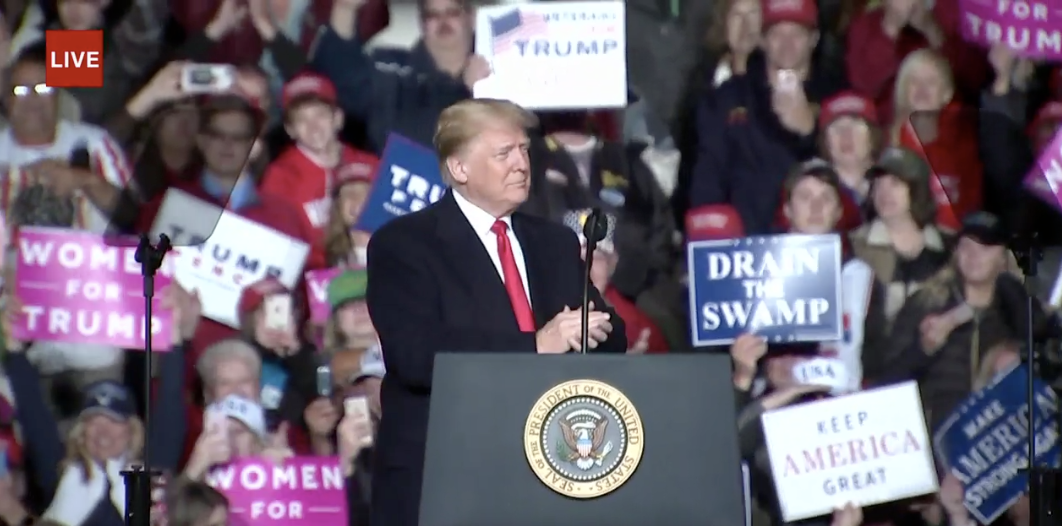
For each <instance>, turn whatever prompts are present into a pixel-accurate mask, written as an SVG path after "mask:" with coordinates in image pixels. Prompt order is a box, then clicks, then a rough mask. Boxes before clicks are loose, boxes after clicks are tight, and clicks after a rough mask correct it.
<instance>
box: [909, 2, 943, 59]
mask: <svg viewBox="0 0 1062 526" xmlns="http://www.w3.org/2000/svg"><path fill="white" fill-rule="evenodd" d="M908 23H909V24H910V25H911V27H913V28H915V29H916V30H917V31H918V32H919V33H922V36H924V37H925V38H926V41H927V42H929V45H930V46H931V47H933V48H936V49H940V46H943V45H944V30H942V29H941V28H940V24H938V23H937V19H936V18H934V17H933V11H932V10H931V9H930V8H929V5H928V3H927V2H925V1H923V0H915V2H914V4H913V5H912V7H911V20H910V21H909V22H908Z"/></svg>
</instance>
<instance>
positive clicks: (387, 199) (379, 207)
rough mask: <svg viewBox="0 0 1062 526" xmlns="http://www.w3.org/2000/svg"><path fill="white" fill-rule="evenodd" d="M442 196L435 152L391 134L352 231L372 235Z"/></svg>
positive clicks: (444, 188)
mask: <svg viewBox="0 0 1062 526" xmlns="http://www.w3.org/2000/svg"><path fill="white" fill-rule="evenodd" d="M445 192H446V187H445V186H444V185H443V181H442V175H441V174H440V173H439V158H438V157H437V156H436V155H435V152H434V151H432V150H431V149H430V148H425V147H424V146H421V145H419V144H417V143H415V142H413V141H411V140H409V139H407V138H405V137H402V136H401V135H398V134H396V133H392V134H391V135H390V136H388V137H387V145H386V146H385V147H384V151H383V156H381V157H380V168H379V170H378V171H377V172H376V182H375V183H373V186H372V192H371V193H369V198H368V199H366V200H365V208H363V209H362V212H361V216H359V217H358V222H357V224H355V225H354V228H356V229H358V230H361V231H364V232H369V233H373V232H375V231H376V230H377V229H378V228H380V227H381V226H383V225H384V223H387V222H388V221H390V220H391V219H393V218H395V217H398V216H403V215H406V214H408V213H410V212H416V211H417V210H420V209H421V208H424V207H426V206H428V205H430V204H431V203H434V202H436V201H438V200H439V199H440V198H442V196H443V194H444V193H445Z"/></svg>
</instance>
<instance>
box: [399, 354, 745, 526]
mask: <svg viewBox="0 0 1062 526" xmlns="http://www.w3.org/2000/svg"><path fill="white" fill-rule="evenodd" d="M730 371H731V369H730V357H729V356H726V355H691V354H687V355H670V356H669V355H648V356H646V355H643V356H634V355H593V354H591V355H571V354H568V355H560V356H539V355H524V354H519V355H516V354H440V355H438V357H437V358H436V360H435V376H434V379H433V390H432V400H431V418H430V421H429V424H428V446H427V451H426V461H425V467H424V485H423V491H422V498H421V506H420V526H568V525H571V526H656V525H660V526H740V525H742V524H744V522H745V517H744V508H743V500H742V499H743V495H742V479H741V466H740V459H739V455H738V446H737V437H736V430H735V428H736V424H735V409H734V394H733V384H732V383H731V372H730Z"/></svg>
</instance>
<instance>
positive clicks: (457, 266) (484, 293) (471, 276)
mask: <svg viewBox="0 0 1062 526" xmlns="http://www.w3.org/2000/svg"><path fill="white" fill-rule="evenodd" d="M451 192H452V190H451V191H449V192H447V193H446V195H445V196H444V197H443V198H442V199H440V200H439V202H438V207H439V215H440V217H439V221H438V223H437V224H436V228H437V235H438V236H439V238H440V239H441V240H442V252H443V253H442V254H441V255H442V256H443V260H444V261H445V262H446V264H447V265H448V266H449V267H450V275H451V276H453V277H455V278H456V279H458V280H459V281H461V282H462V283H463V284H464V286H465V289H466V290H468V291H470V292H471V295H472V296H473V298H475V300H476V307H477V309H476V311H479V312H490V313H497V314H494V316H495V319H497V320H499V322H502V320H505V321H504V322H502V323H508V324H510V325H511V326H512V328H513V329H517V328H518V327H519V326H518V325H517V323H516V314H515V313H513V307H512V303H511V302H510V301H509V295H508V293H506V291H505V283H504V282H502V279H501V276H499V275H498V269H497V268H495V266H494V262H492V261H491V259H490V255H488V254H487V250H486V247H484V246H483V242H482V241H480V238H479V235H478V234H477V233H476V231H475V230H473V228H472V225H471V224H469V222H468V219H467V218H465V215H464V214H463V213H462V212H461V209H460V208H459V207H458V206H457V201H455V200H454V197H453V195H452V194H451ZM505 313H508V314H505Z"/></svg>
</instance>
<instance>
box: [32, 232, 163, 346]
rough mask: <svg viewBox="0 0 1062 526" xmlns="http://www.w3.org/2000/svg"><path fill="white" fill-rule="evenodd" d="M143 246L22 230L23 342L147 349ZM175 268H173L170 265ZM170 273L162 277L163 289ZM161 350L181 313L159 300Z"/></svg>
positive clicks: (155, 330)
mask: <svg viewBox="0 0 1062 526" xmlns="http://www.w3.org/2000/svg"><path fill="white" fill-rule="evenodd" d="M135 253H136V248H135V247H129V246H121V247H119V246H110V245H108V244H107V243H105V242H104V241H103V239H102V238H101V237H100V236H98V235H95V234H89V233H86V232H74V231H70V230H63V229H54V228H37V227H26V228H21V229H19V233H18V268H17V270H16V272H17V274H16V275H17V280H16V282H17V288H16V290H17V291H18V297H19V300H21V301H22V316H20V317H19V320H18V322H17V324H16V326H15V327H14V328H13V330H14V332H15V336H16V337H17V338H19V339H21V340H25V341H32V340H45V341H59V342H76V343H94V344H102V345H114V346H116V347H123V348H126V349H141V350H142V349H143V348H144V335H145V326H146V325H147V324H146V322H145V319H144V314H145V312H144V295H143V294H144V293H143V290H144V282H143V277H142V276H141V274H140V264H139V263H137V262H136V258H135ZM165 268H167V269H168V268H169V267H165ZM169 281H170V278H169V277H168V276H166V275H164V274H163V273H161V272H160V274H159V275H158V276H157V278H156V286H157V288H158V290H162V288H163V287H165V285H166V284H168V283H169ZM158 300H159V298H158V296H156V298H155V302H156V303H155V307H154V312H153V316H152V322H151V328H152V334H153V335H154V339H153V340H152V343H153V344H154V346H153V349H159V350H164V349H168V348H170V346H171V345H172V344H173V336H172V335H173V313H172V312H170V311H169V310H164V309H162V308H161V307H160V306H159V305H158Z"/></svg>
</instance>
